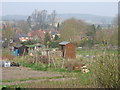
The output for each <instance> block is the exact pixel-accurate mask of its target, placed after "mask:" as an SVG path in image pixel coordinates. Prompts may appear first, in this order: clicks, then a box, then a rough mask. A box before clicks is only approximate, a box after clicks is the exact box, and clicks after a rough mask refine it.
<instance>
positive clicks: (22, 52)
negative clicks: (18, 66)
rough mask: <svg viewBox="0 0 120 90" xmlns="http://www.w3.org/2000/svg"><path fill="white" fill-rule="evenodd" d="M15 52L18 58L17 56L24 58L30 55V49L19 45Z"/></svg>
mask: <svg viewBox="0 0 120 90" xmlns="http://www.w3.org/2000/svg"><path fill="white" fill-rule="evenodd" d="M14 51H15V52H16V51H17V53H16V56H18V55H17V54H19V56H22V55H25V54H27V53H28V47H27V46H25V45H22V44H19V45H16V46H15V47H14Z"/></svg>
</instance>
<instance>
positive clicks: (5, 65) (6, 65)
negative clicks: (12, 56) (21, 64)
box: [0, 61, 11, 67]
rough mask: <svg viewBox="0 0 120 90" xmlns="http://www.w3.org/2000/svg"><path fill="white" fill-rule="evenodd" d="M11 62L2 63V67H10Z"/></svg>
mask: <svg viewBox="0 0 120 90" xmlns="http://www.w3.org/2000/svg"><path fill="white" fill-rule="evenodd" d="M10 66H11V62H10V61H0V67H10Z"/></svg>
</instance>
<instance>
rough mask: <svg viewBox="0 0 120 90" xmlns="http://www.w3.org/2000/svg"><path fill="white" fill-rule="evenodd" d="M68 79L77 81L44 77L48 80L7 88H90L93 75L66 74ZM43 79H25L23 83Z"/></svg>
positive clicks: (8, 86) (58, 77) (57, 77)
mask: <svg viewBox="0 0 120 90" xmlns="http://www.w3.org/2000/svg"><path fill="white" fill-rule="evenodd" d="M65 75H67V76H66V77H69V78H76V79H75V80H65V81H54V80H52V81H50V80H51V79H60V78H63V76H56V77H42V79H47V80H44V81H40V82H34V83H32V82H31V83H22V84H18V85H7V86H6V87H7V88H17V87H20V88H41V87H44V88H77V87H78V88H81V87H90V75H91V73H87V74H83V73H81V72H79V73H78V72H71V73H68V72H65ZM38 79H41V78H29V79H23V80H21V81H25V80H38Z"/></svg>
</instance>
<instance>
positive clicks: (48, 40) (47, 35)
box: [44, 32, 51, 48]
mask: <svg viewBox="0 0 120 90" xmlns="http://www.w3.org/2000/svg"><path fill="white" fill-rule="evenodd" d="M44 44H45V46H46V47H47V48H48V47H50V45H51V38H50V34H49V33H48V32H46V34H45V39H44Z"/></svg>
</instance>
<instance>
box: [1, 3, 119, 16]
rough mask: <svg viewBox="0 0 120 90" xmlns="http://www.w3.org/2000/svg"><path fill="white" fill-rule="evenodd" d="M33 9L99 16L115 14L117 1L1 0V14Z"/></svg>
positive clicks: (24, 12)
mask: <svg viewBox="0 0 120 90" xmlns="http://www.w3.org/2000/svg"><path fill="white" fill-rule="evenodd" d="M35 9H37V10H43V9H46V10H47V11H48V12H49V13H50V12H51V11H52V10H56V11H57V13H58V14H61V13H80V14H92V15H100V16H112V17H114V16H116V15H117V13H118V3H117V2H2V15H30V14H31V13H32V12H33V11H34V10H35Z"/></svg>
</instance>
